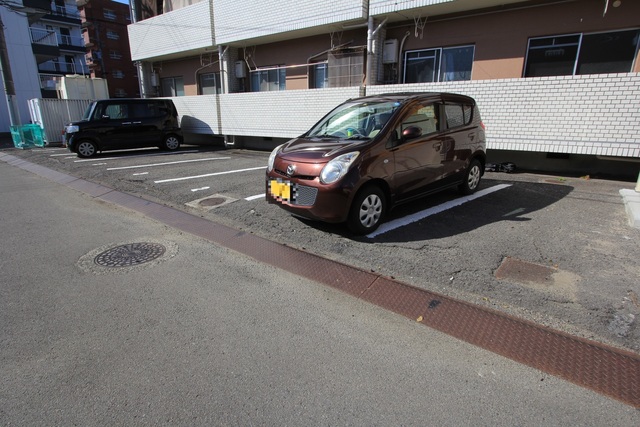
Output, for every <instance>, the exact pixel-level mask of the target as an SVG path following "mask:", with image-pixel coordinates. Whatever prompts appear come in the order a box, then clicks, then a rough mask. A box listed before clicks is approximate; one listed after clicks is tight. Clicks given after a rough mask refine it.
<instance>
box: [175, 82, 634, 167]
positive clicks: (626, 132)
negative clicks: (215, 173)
mask: <svg viewBox="0 0 640 427" xmlns="http://www.w3.org/2000/svg"><path fill="white" fill-rule="evenodd" d="M407 91H411V92H417V91H446V92H457V93H463V94H466V95H470V96H472V97H474V98H475V99H476V101H477V102H478V105H479V106H480V110H481V113H482V118H483V121H484V123H485V125H486V127H487V145H488V148H490V149H491V148H493V149H502V150H516V151H539V152H559V153H571V154H592V155H606V156H622V157H640V73H629V74H612V75H591V76H574V77H571V76H567V77H543V78H528V79H505V80H479V81H464V82H451V83H423V84H406V85H389V86H370V87H368V88H367V94H368V95H374V94H379V93H385V92H407ZM357 96H358V88H357V87H353V88H331V89H313V90H296V91H281V92H255V93H235V94H226V95H220V96H219V97H215V96H194V97H177V98H173V99H174V101H175V103H176V107H177V108H178V112H179V113H180V114H181V116H182V125H183V128H184V129H185V130H186V131H188V132H195V133H203V134H209V133H210V134H226V135H242V136H267V137H282V138H292V137H295V136H297V135H299V134H301V133H303V132H304V131H306V130H307V129H308V128H309V127H310V126H311V125H313V124H314V123H315V122H316V121H317V120H319V119H320V118H321V117H322V116H323V115H324V114H325V113H327V112H328V111H329V110H330V109H332V108H333V107H335V106H336V105H338V104H339V103H341V102H343V101H344V100H346V99H348V98H352V97H357ZM218 109H219V111H220V114H218V113H217V111H218ZM218 117H219V118H220V121H218Z"/></svg>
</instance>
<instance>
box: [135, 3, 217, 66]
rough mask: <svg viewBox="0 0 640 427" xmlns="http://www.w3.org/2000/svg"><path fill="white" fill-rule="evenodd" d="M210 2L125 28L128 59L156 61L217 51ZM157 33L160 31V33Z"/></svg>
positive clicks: (197, 4)
mask: <svg viewBox="0 0 640 427" xmlns="http://www.w3.org/2000/svg"><path fill="white" fill-rule="evenodd" d="M212 2H213V0H203V1H201V2H200V3H196V4H193V5H191V6H187V7H183V8H181V9H178V10H174V11H171V12H167V13H164V14H162V15H158V16H154V17H153V18H149V19H145V20H143V21H140V22H137V23H135V24H133V25H129V26H127V31H128V33H129V45H130V46H131V59H132V60H134V61H140V60H145V59H149V58H157V57H161V56H163V55H170V54H175V53H180V54H181V55H183V56H184V53H185V52H188V51H190V50H197V49H202V48H207V47H211V48H216V49H217V47H216V43H215V38H214V28H213V18H212V14H213V6H212ZM159 29H160V30H159Z"/></svg>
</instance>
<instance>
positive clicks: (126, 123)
mask: <svg viewBox="0 0 640 427" xmlns="http://www.w3.org/2000/svg"><path fill="white" fill-rule="evenodd" d="M122 124H123V125H130V124H131V122H122Z"/></svg>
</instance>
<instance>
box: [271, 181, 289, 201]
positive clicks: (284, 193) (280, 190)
mask: <svg viewBox="0 0 640 427" xmlns="http://www.w3.org/2000/svg"><path fill="white" fill-rule="evenodd" d="M292 187H293V184H291V183H290V182H289V181H281V180H279V179H272V180H270V181H269V192H270V193H271V195H272V196H273V197H275V198H276V200H282V201H285V202H289V201H291V200H292V197H291V196H292V194H293V188H292Z"/></svg>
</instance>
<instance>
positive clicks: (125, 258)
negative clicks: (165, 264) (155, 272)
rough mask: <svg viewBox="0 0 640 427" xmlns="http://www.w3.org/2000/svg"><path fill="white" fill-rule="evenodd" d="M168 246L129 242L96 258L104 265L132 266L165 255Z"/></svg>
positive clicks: (95, 259) (97, 262)
mask: <svg viewBox="0 0 640 427" xmlns="http://www.w3.org/2000/svg"><path fill="white" fill-rule="evenodd" d="M165 251H166V248H165V247H164V246H163V245H160V244H157V243H128V244H126V245H121V246H116V247H115V248H111V249H108V250H106V251H104V252H102V253H100V254H98V255H97V256H96V257H95V258H94V262H95V263H96V264H97V265H100V266H103V267H112V268H117V267H132V266H135V265H139V264H144V263H145V262H149V261H153V260H154V259H156V258H159V257H161V256H162V255H164V253H165Z"/></svg>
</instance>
